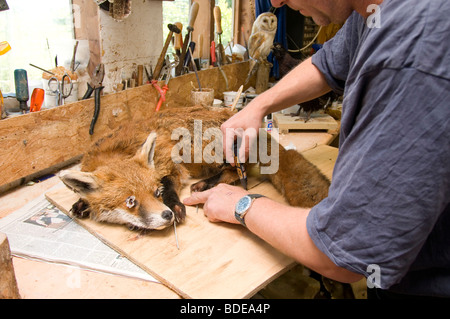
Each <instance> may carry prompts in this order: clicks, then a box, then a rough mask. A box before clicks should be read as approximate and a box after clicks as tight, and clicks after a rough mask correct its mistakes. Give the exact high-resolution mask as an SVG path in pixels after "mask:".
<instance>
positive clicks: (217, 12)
mask: <svg viewBox="0 0 450 319" xmlns="http://www.w3.org/2000/svg"><path fill="white" fill-rule="evenodd" d="M213 14H214V22H215V25H216V34H217V38H218V40H219V44H218V45H217V49H218V50H219V52H220V55H219V56H218V58H220V63H221V64H222V65H224V64H226V57H225V49H224V48H223V45H222V33H223V30H222V12H221V11H220V7H219V6H215V7H214V12H213Z"/></svg>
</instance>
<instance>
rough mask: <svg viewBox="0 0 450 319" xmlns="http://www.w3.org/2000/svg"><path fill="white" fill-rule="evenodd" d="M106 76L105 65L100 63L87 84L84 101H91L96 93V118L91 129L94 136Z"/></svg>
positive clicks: (93, 118)
mask: <svg viewBox="0 0 450 319" xmlns="http://www.w3.org/2000/svg"><path fill="white" fill-rule="evenodd" d="M104 76H105V65H104V64H103V63H100V64H99V65H97V67H96V68H95V70H94V73H93V74H92V76H91V81H90V82H89V83H88V84H87V85H88V88H87V91H86V93H85V94H84V96H83V98H82V100H86V99H89V98H90V97H91V95H92V92H94V91H95V94H94V103H95V104H94V105H95V108H94V116H93V117H92V121H91V126H90V127H89V134H90V135H92V134H94V126H95V123H96V122H97V119H98V115H99V114H100V93H101V91H102V89H103V86H102V82H103V78H104Z"/></svg>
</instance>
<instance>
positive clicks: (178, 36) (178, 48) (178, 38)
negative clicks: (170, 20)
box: [173, 22, 183, 58]
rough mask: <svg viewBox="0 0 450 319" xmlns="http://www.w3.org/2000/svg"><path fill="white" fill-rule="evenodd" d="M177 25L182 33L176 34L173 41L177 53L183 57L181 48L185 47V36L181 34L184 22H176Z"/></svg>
mask: <svg viewBox="0 0 450 319" xmlns="http://www.w3.org/2000/svg"><path fill="white" fill-rule="evenodd" d="M175 25H176V26H177V28H178V29H180V33H176V34H175V41H174V43H173V48H174V49H175V53H176V54H177V56H178V58H180V57H181V48H182V47H183V36H182V35H181V33H182V31H183V24H182V23H181V22H175Z"/></svg>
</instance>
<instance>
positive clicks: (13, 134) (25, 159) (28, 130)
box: [0, 62, 249, 192]
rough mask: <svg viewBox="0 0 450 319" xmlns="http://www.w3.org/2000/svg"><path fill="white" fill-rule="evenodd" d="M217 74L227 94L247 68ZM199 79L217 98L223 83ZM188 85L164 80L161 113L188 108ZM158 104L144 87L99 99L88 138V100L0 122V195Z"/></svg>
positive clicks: (207, 74)
mask: <svg viewBox="0 0 450 319" xmlns="http://www.w3.org/2000/svg"><path fill="white" fill-rule="evenodd" d="M223 70H224V71H225V73H226V75H227V78H228V83H229V89H230V90H237V89H238V88H239V86H240V85H241V84H242V83H243V81H244V80H245V78H246V76H247V73H248V71H249V66H248V62H243V63H237V64H230V65H226V66H224V67H223ZM199 77H200V81H201V83H202V87H205V88H207V87H209V88H214V90H215V97H216V98H219V99H221V98H223V92H224V91H225V83H224V80H223V77H222V75H221V73H220V72H219V70H218V68H213V69H209V70H204V71H200V72H199ZM190 82H192V83H197V81H196V79H195V75H194V74H193V73H190V74H187V75H184V76H180V77H177V78H174V79H172V80H170V82H169V91H168V92H167V96H166V98H167V100H166V102H165V103H164V104H163V108H164V107H183V106H189V105H190V93H191V89H192V86H191V84H190ZM162 85H163V83H160V86H162ZM158 99H159V94H158V92H157V91H156V90H155V88H154V87H153V86H151V85H148V84H147V85H143V86H140V87H137V88H133V89H128V90H126V91H121V92H118V93H113V94H109V95H105V96H102V97H101V102H100V104H101V106H100V115H99V118H98V121H97V123H96V126H95V130H94V135H92V136H91V135H89V126H90V123H91V120H92V116H93V114H94V99H93V98H91V99H89V100H84V101H79V102H75V103H71V104H67V105H64V106H59V107H56V108H53V109H49V110H44V111H40V112H35V113H29V114H25V115H20V116H17V117H12V118H8V119H4V120H1V121H0V172H1V174H0V192H4V191H5V190H7V189H8V188H12V187H15V186H18V185H20V184H23V183H24V182H26V179H25V177H29V176H30V175H36V174H39V173H40V172H42V171H43V170H46V169H48V168H51V167H54V166H58V165H61V163H67V162H70V161H71V160H73V159H74V158H79V157H80V156H81V155H82V154H83V153H84V152H85V151H86V149H87V148H88V147H89V145H90V144H91V143H92V142H93V141H95V140H97V139H98V138H99V137H101V136H103V135H106V134H109V133H110V132H112V131H113V130H115V129H117V128H118V127H119V126H120V125H121V124H122V123H125V122H128V121H137V120H139V119H142V118H145V117H146V116H147V115H148V114H149V113H151V112H154V109H155V106H156V104H157V102H158ZM18 181H19V182H18ZM18 183H19V184H18Z"/></svg>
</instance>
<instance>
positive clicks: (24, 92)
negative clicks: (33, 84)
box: [14, 69, 29, 114]
mask: <svg viewBox="0 0 450 319" xmlns="http://www.w3.org/2000/svg"><path fill="white" fill-rule="evenodd" d="M14 82H15V84H16V99H17V100H18V101H19V103H20V109H21V110H22V113H23V114H25V113H26V111H27V110H28V107H27V102H28V99H29V93H28V76H27V71H26V70H24V69H16V70H14Z"/></svg>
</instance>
